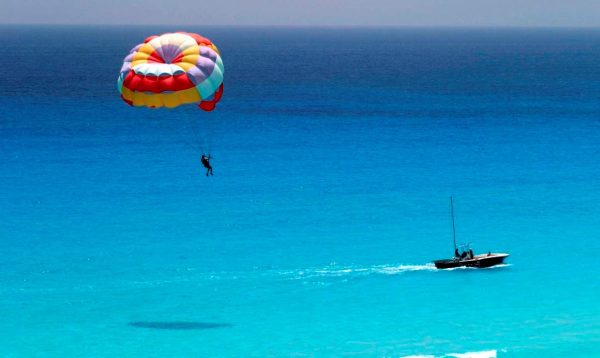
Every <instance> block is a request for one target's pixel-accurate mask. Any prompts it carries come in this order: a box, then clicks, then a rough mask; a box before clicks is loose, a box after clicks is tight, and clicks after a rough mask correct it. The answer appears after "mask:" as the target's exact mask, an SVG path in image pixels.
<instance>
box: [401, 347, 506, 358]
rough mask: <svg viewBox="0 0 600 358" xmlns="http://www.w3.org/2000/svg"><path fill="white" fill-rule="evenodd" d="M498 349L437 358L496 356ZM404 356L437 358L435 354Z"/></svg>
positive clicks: (452, 354) (494, 357) (450, 354)
mask: <svg viewBox="0 0 600 358" xmlns="http://www.w3.org/2000/svg"><path fill="white" fill-rule="evenodd" d="M497 354H498V353H497V351H496V350H495V349H494V350H489V351H478V352H465V353H448V354H445V355H443V356H439V357H437V358H451V357H452V358H496V357H497ZM402 358H436V356H433V355H410V356H404V357H402Z"/></svg>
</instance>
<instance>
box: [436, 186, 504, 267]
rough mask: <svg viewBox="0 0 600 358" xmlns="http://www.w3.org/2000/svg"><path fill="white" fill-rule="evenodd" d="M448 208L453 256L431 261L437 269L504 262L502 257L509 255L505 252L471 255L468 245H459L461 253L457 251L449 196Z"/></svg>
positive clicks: (471, 251)
mask: <svg viewBox="0 0 600 358" xmlns="http://www.w3.org/2000/svg"><path fill="white" fill-rule="evenodd" d="M450 208H451V212H452V233H453V239H454V257H453V258H451V259H442V260H435V261H433V263H434V265H435V267H436V268H438V269H449V268H456V267H477V268H485V267H492V266H495V265H500V264H502V263H503V262H504V259H505V258H507V257H508V256H509V255H508V254H505V253H492V252H488V253H487V254H480V255H473V250H471V249H470V248H469V247H468V245H465V246H466V247H461V251H462V253H459V252H458V248H457V247H456V229H455V226H454V204H453V203H452V197H450Z"/></svg>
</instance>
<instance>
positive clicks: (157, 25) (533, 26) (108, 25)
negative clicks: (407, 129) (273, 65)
mask: <svg viewBox="0 0 600 358" xmlns="http://www.w3.org/2000/svg"><path fill="white" fill-rule="evenodd" d="M0 26H73V27H85V26H90V27H98V26H105V27H127V26H130V27H151V26H154V27H161V26H162V27H166V26H181V27H185V26H193V27H220V28H224V27H229V28H373V29H378V28H397V29H439V28H446V29H449V28H451V29H600V25H597V26H596V25H594V26H588V25H560V26H556V25H530V26H529V25H528V26H525V25H347V24H339V25H307V24H303V25H277V24H264V25H256V24H254V25H249V24H246V25H224V24H212V25H202V24H101V23H90V24H68V23H0Z"/></svg>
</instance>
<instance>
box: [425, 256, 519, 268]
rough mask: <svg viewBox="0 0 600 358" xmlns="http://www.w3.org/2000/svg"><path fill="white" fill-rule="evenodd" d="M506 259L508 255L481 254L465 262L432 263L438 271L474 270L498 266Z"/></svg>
mask: <svg viewBox="0 0 600 358" xmlns="http://www.w3.org/2000/svg"><path fill="white" fill-rule="evenodd" d="M507 257H508V254H483V255H477V256H475V257H473V258H472V259H465V260H456V259H449V260H436V261H434V262H433V263H434V264H435V267H436V268H438V269H449V268H456V267H476V268H486V267H492V266H496V265H500V264H501V263H503V262H504V259H505V258H507Z"/></svg>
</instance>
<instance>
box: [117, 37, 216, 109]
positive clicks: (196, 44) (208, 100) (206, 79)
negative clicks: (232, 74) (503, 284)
mask: <svg viewBox="0 0 600 358" xmlns="http://www.w3.org/2000/svg"><path fill="white" fill-rule="evenodd" d="M223 72H224V68H223V61H222V60H221V56H220V54H219V50H218V49H217V47H216V46H215V45H214V44H213V43H212V42H211V41H210V40H209V39H207V38H204V37H202V36H200V35H197V34H193V33H187V32H177V33H168V34H163V35H160V36H150V37H148V38H147V39H146V40H145V41H144V43H143V44H139V45H137V46H135V47H134V48H133V49H132V50H131V52H130V53H129V55H127V57H125V60H124V63H123V67H122V68H121V73H120V75H119V79H118V81H117V85H118V88H119V92H120V93H121V98H122V99H123V100H124V101H125V102H127V103H128V104H129V105H132V106H136V107H140V106H146V107H151V108H157V107H163V106H164V107H169V108H173V107H177V106H179V105H182V104H189V103H199V104H198V106H199V107H200V108H202V109H203V110H205V111H212V110H213V109H214V108H215V105H216V104H217V102H219V100H220V99H221V96H222V94H223Z"/></svg>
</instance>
